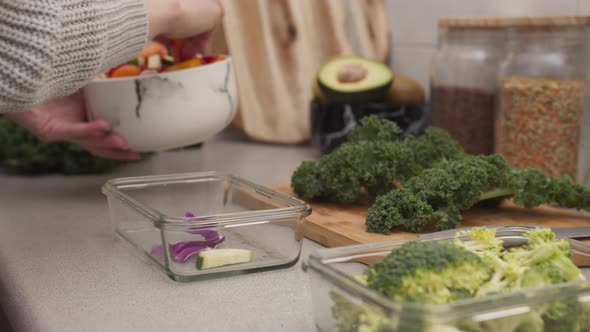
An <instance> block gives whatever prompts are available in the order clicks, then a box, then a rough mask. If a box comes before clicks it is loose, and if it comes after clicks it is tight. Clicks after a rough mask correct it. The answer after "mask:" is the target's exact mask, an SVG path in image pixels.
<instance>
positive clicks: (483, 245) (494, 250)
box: [455, 227, 505, 258]
mask: <svg viewBox="0 0 590 332" xmlns="http://www.w3.org/2000/svg"><path fill="white" fill-rule="evenodd" d="M462 236H468V237H469V239H466V240H461V239H460V237H462ZM455 244H456V245H458V246H461V247H464V248H465V249H467V250H469V251H472V252H474V253H476V254H478V255H480V256H481V257H482V258H488V257H497V258H501V257H502V255H503V254H504V252H505V250H504V245H503V242H502V240H501V239H500V238H498V237H496V230H495V229H493V228H487V227H474V228H472V229H470V230H469V231H459V232H457V233H455Z"/></svg>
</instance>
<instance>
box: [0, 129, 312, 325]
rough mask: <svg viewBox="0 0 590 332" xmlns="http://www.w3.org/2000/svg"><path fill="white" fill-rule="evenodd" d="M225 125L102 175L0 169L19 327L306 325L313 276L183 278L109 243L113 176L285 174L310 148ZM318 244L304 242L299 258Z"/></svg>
mask: <svg viewBox="0 0 590 332" xmlns="http://www.w3.org/2000/svg"><path fill="white" fill-rule="evenodd" d="M236 135H237V134H236V133H232V132H229V133H227V132H226V133H223V134H222V135H219V136H218V137H216V138H215V139H213V140H211V141H209V142H207V143H206V144H205V145H204V146H203V148H201V149H185V150H178V151H169V152H164V153H159V154H157V155H156V156H153V157H151V158H150V159H149V160H147V161H143V162H140V163H137V164H130V165H126V166H124V167H121V168H119V169H117V170H116V171H115V172H113V173H111V174H107V175H100V176H76V177H63V176H42V177H19V176H15V175H9V174H2V173H0V226H1V227H2V231H1V232H0V266H1V268H0V300H1V304H2V307H3V308H4V310H5V311H6V315H7V316H8V318H9V320H10V322H11V324H12V325H13V326H14V327H15V330H17V331H43V332H52V331H60V332H66V331H142V332H149V331H313V330H314V324H313V314H312V302H311V289H310V285H309V278H308V276H307V275H306V274H305V273H304V272H303V270H302V269H301V261H302V260H300V261H299V262H298V263H297V264H296V265H295V266H292V267H290V268H286V269H281V270H274V271H268V272H261V273H254V274H248V275H243V276H238V277H230V278H224V279H215V280H208V281H200V282H195V283H189V284H179V283H175V282H173V281H171V280H170V279H168V278H167V277H166V276H165V275H163V274H161V273H159V272H158V271H157V270H156V269H155V268H153V267H152V266H151V265H148V264H147V263H145V262H144V261H142V260H140V259H138V258H137V256H136V254H135V253H133V252H132V251H130V250H128V248H127V247H125V246H123V245H122V244H121V243H120V242H116V241H113V237H112V235H111V232H110V225H109V215H108V209H107V205H106V199H105V197H104V196H103V195H102V194H101V193H100V186H101V185H102V184H103V183H104V182H105V181H107V180H108V179H110V178H118V177H127V176H141V175H154V174H169V173H184V172H196V171H212V170H215V171H223V172H228V173H232V174H235V175H239V176H242V177H244V178H246V179H249V180H251V181H254V182H256V183H260V184H262V185H266V186H273V185H277V184H285V183H288V181H289V179H290V176H291V173H292V172H293V170H294V169H295V167H296V166H297V165H298V164H299V163H300V162H301V161H302V160H304V159H311V158H315V157H317V156H318V155H317V152H315V151H314V150H312V149H311V148H309V147H304V146H299V147H295V146H275V145H265V144H256V143H251V142H246V141H245V140H244V139H243V137H240V136H239V135H237V136H236ZM317 248H320V246H319V245H317V244H316V243H314V242H311V241H308V240H304V243H303V250H302V255H301V258H302V259H305V258H307V257H308V255H309V254H310V252H312V251H313V250H315V249H317Z"/></svg>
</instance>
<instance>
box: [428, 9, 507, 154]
mask: <svg viewBox="0 0 590 332" xmlns="http://www.w3.org/2000/svg"><path fill="white" fill-rule="evenodd" d="M438 25H439V41H438V48H437V51H436V53H435V55H434V59H433V63H432V67H431V77H430V99H431V103H430V104H431V125H432V126H433V127H439V128H442V129H445V130H446V131H448V132H449V134H450V135H451V137H452V138H454V139H455V140H457V141H458V142H459V143H461V145H462V146H463V147H464V149H465V151H466V152H467V153H470V154H490V153H492V152H493V148H494V113H495V102H496V99H497V98H496V93H497V79H498V66H499V63H500V61H501V60H502V59H503V57H504V49H505V40H506V32H505V29H504V28H503V21H501V20H499V19H495V18H446V19H441V20H440V21H439V24H438Z"/></svg>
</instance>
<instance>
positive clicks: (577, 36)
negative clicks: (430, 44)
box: [495, 17, 590, 182]
mask: <svg viewBox="0 0 590 332" xmlns="http://www.w3.org/2000/svg"><path fill="white" fill-rule="evenodd" d="M506 22H507V25H508V37H507V38H508V41H507V43H508V46H507V53H506V58H505V59H504V61H502V63H501V65H500V75H499V81H498V82H499V98H500V99H499V103H498V104H499V107H498V112H497V114H496V120H495V121H496V130H495V151H496V152H497V153H499V154H501V155H503V156H504V157H505V158H506V159H507V160H508V162H509V163H510V164H511V165H512V166H514V167H536V168H540V169H542V170H543V171H545V172H546V173H548V174H550V175H552V176H570V177H571V178H572V179H574V180H576V181H578V182H582V181H580V180H581V179H580V174H579V171H580V170H581V167H580V165H581V164H582V160H581V158H580V157H581V155H583V154H581V153H580V152H581V137H582V130H581V128H582V126H581V123H582V121H581V120H582V118H583V113H584V107H583V101H584V96H585V93H586V81H585V74H586V61H585V37H586V30H587V26H588V23H589V22H590V20H589V18H587V17H541V18H513V19H510V20H507V21H506Z"/></svg>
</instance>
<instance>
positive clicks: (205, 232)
mask: <svg viewBox="0 0 590 332" xmlns="http://www.w3.org/2000/svg"><path fill="white" fill-rule="evenodd" d="M102 192H103V193H104V194H105V195H106V196H107V199H108V205H109V209H110V218H111V223H112V228H113V232H114V234H115V235H116V237H118V238H121V239H123V240H124V242H127V243H129V244H131V246H132V247H133V248H135V249H136V251H137V252H139V253H140V254H141V255H142V256H143V257H145V258H147V259H148V261H150V262H152V263H154V264H155V266H156V267H158V268H159V269H160V270H161V271H162V272H163V273H165V274H166V275H167V276H168V277H169V278H170V279H172V280H174V281H178V282H190V281H195V280H200V279H205V278H213V277H223V276H229V275H236V274H244V273H250V272H255V271H260V270H266V269H275V268H281V267H288V266H291V265H293V264H295V263H296V262H297V260H298V259H299V255H300V253H301V244H302V239H303V228H302V222H303V220H304V218H305V217H307V216H308V215H309V214H310V213H311V208H310V207H309V206H308V205H307V204H306V203H305V202H302V201H300V200H298V199H295V198H293V197H289V196H287V195H284V194H281V193H278V192H276V191H273V190H270V189H268V188H265V187H262V186H259V185H257V184H254V183H252V182H250V181H247V180H244V179H242V178H240V177H237V176H233V175H227V174H220V173H217V172H206V173H189V174H173V175H159V176H148V177H133V178H121V179H113V180H110V181H108V182H107V183H105V184H104V185H103V187H102ZM211 234H217V235H218V236H219V237H218V238H217V239H219V238H221V237H222V238H223V241H222V242H221V243H219V244H216V246H215V245H211V244H212V243H216V242H218V241H215V242H210V238H209V236H210V235H211ZM204 241H205V242H204ZM203 245H205V246H211V247H212V248H218V249H219V248H231V249H246V250H251V251H252V253H253V255H252V259H251V261H249V262H243V263H238V264H230V265H223V266H219V267H214V268H207V269H201V268H198V266H197V256H198V251H199V250H200V247H201V246H203Z"/></svg>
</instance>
